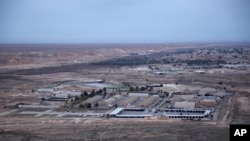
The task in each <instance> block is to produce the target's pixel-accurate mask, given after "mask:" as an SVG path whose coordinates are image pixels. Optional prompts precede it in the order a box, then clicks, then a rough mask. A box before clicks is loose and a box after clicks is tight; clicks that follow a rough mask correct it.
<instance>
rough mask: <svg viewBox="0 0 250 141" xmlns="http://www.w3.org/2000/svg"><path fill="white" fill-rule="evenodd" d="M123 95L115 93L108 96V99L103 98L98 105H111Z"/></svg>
mask: <svg viewBox="0 0 250 141" xmlns="http://www.w3.org/2000/svg"><path fill="white" fill-rule="evenodd" d="M123 98H124V96H122V95H115V96H113V97H110V98H108V99H105V100H103V101H101V102H100V103H99V106H113V105H114V104H115V103H117V102H118V101H120V100H121V99H123Z"/></svg>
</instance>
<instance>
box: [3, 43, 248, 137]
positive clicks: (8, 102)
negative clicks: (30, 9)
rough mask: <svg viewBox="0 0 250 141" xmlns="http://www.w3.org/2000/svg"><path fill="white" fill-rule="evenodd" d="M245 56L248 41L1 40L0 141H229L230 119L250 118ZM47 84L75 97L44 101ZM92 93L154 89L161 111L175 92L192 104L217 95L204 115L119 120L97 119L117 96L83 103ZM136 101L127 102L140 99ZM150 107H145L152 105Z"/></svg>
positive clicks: (239, 121)
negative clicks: (64, 42) (13, 42)
mask: <svg viewBox="0 0 250 141" xmlns="http://www.w3.org/2000/svg"><path fill="white" fill-rule="evenodd" d="M249 58H250V45H249V44H247V43H213V44H209V43H200V44H193V43H192V44H191V43H190V44H76V45H71V44H68V45H58V44H55V45H53V44H52V45H51V44H50V45H32V44H29V45H4V44H2V45H0V140H4V141H8V140H9V141H12V140H17V141H32V140H38V141H54V140H72V141H77V140H79V141H82V140H86V141H87V140H96V141H101V140H103V141H108V140H124V141H125V140H148V141H152V140H155V141H157V140H159V141H160V140H169V141H182V140H186V141H200V140H211V141H214V140H219V141H228V140H229V125H230V124H249V123H250V87H249V86H250V77H249V75H250V59H249ZM101 81H104V83H103V82H101ZM99 82H101V83H99ZM158 85H160V86H159V87H158ZM144 87H145V88H144ZM50 88H56V89H58V90H56V91H57V92H58V93H59V92H61V91H62V92H66V91H67V92H71V93H70V96H71V97H70V96H69V94H67V93H66V94H65V95H66V97H67V96H68V97H70V98H72V97H73V100H74V101H73V102H72V100H71V99H70V100H71V101H70V100H68V101H46V100H44V99H43V98H46V97H47V96H51V95H53V94H58V93H57V92H54V91H55V90H52V91H53V92H51V93H50V92H49V91H50V90H47V89H50ZM45 89H46V92H44V91H45ZM106 89H107V90H106ZM93 91H95V96H98V95H101V96H102V95H103V94H105V98H104V100H105V99H108V98H111V97H113V96H114V95H123V96H124V97H122V99H121V101H122V100H123V99H125V100H126V99H127V97H128V99H129V96H126V95H128V93H141V92H146V93H156V94H157V96H159V97H157V98H156V99H155V101H154V102H155V103H156V105H157V104H158V103H157V100H158V101H159V103H162V105H161V104H159V105H160V106H159V107H160V108H159V109H168V108H167V107H169V106H170V107H171V106H172V103H175V102H179V101H178V100H176V99H178V98H180V97H181V98H182V99H185V100H182V101H188V102H194V101H195V102H196V105H198V104H197V103H198V102H199V101H197V100H196V99H195V97H203V96H204V97H205V96H208V95H209V94H210V96H211V95H212V96H215V95H216V94H217V95H216V97H220V96H221V97H222V98H221V99H220V100H218V103H217V104H216V106H214V107H210V106H209V107H205V108H210V109H211V108H212V109H213V113H212V116H211V117H210V118H206V119H204V120H197V121H196V120H185V119H164V120H163V119H156V118H150V119H146V118H143V119H139V118H138V119H137V118H126V119H123V118H107V117H106V116H99V115H101V113H102V114H105V115H106V114H107V115H108V114H109V113H111V112H112V111H114V109H116V108H117V105H118V107H119V106H120V105H119V104H121V103H122V102H120V101H118V102H117V103H113V105H112V106H109V105H108V106H106V107H105V106H103V107H101V104H102V103H101V102H102V101H101V100H100V102H99V103H97V104H99V106H95V104H96V103H94V104H92V106H90V107H88V105H87V106H86V105H84V104H83V103H84V101H85V100H87V98H89V99H90V98H91V97H92V96H89V95H91V94H92V92H93ZM97 91H98V92H99V91H100V93H97ZM84 92H86V93H87V94H86V95H85V96H86V97H87V98H86V99H85V97H84V94H83V93H84ZM78 93H79V94H80V95H77V94H78ZM60 94H64V93H60ZM74 94H75V95H77V96H73V95H74ZM164 94H166V95H164ZM106 95H108V96H106ZM170 95H171V96H170ZM222 95H223V96H222ZM212 96H211V97H212ZM167 98H169V99H170V100H169V101H170V102H169V103H168V102H166V99H167ZM75 99H76V100H75ZM79 99H80V100H79ZM138 99H139V100H138V101H136V102H134V103H133V104H131V105H132V106H138V105H139V106H140V104H141V103H143V102H144V103H145V101H144V100H145V99H144V98H138ZM125 100H124V101H125ZM164 100H165V101H164ZM123 103H124V102H123ZM150 104H151V105H149V106H148V107H147V108H148V109H150V110H153V109H154V108H152V107H154V103H153V102H152V103H150ZM131 105H130V104H129V106H131ZM84 106H86V107H84ZM127 106H128V105H127ZM155 107H157V106H155ZM203 108H204V107H203ZM161 112H162V111H160V110H159V111H158V114H159V113H161ZM128 113H129V112H128ZM149 113H151V112H149ZM162 113H163V112H162ZM82 114H83V115H82ZM155 115H157V114H155Z"/></svg>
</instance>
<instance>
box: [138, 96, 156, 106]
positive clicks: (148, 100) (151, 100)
mask: <svg viewBox="0 0 250 141" xmlns="http://www.w3.org/2000/svg"><path fill="white" fill-rule="evenodd" d="M156 100H157V97H155V96H150V97H148V98H146V99H144V100H143V101H141V102H140V104H139V105H140V106H141V107H148V106H150V105H151V104H153V103H154V102H155V101H156Z"/></svg>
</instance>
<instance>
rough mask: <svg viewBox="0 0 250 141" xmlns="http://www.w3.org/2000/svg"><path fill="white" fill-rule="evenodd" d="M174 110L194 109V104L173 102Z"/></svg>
mask: <svg viewBox="0 0 250 141" xmlns="http://www.w3.org/2000/svg"><path fill="white" fill-rule="evenodd" d="M174 107H175V108H185V109H188V108H195V102H188V101H183V102H175V103H174Z"/></svg>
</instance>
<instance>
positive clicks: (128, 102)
mask: <svg viewBox="0 0 250 141" xmlns="http://www.w3.org/2000/svg"><path fill="white" fill-rule="evenodd" d="M138 99H139V97H138V96H131V97H129V98H128V99H125V100H122V101H121V102H119V103H118V106H129V105H131V104H133V103H135V102H136V101H137V100H138Z"/></svg>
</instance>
